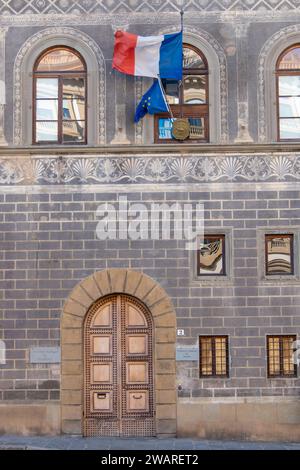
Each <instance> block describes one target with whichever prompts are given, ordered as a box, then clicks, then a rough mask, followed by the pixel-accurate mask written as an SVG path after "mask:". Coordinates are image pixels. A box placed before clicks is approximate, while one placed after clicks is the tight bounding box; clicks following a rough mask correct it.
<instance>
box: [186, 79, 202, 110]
mask: <svg viewBox="0 0 300 470" xmlns="http://www.w3.org/2000/svg"><path fill="white" fill-rule="evenodd" d="M206 80H207V77H206V76H204V75H185V76H184V77H183V100H184V103H185V104H205V103H206Z"/></svg>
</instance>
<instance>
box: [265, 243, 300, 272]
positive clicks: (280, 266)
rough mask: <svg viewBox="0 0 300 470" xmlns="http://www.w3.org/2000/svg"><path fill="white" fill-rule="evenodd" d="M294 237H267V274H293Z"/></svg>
mask: <svg viewBox="0 0 300 470" xmlns="http://www.w3.org/2000/svg"><path fill="white" fill-rule="evenodd" d="M292 257H293V235H266V274H267V275H271V274H293V259H292Z"/></svg>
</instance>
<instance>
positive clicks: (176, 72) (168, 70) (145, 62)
mask: <svg viewBox="0 0 300 470" xmlns="http://www.w3.org/2000/svg"><path fill="white" fill-rule="evenodd" d="M112 67H113V68H114V69H116V70H118V71H119V72H122V73H125V74H127V75H137V76H140V77H153V78H158V77H160V78H172V79H174V80H181V79H182V31H180V32H179V33H174V34H165V35H160V36H137V35H136V34H131V33H127V32H126V31H116V33H115V47H114V56H113V63H112Z"/></svg>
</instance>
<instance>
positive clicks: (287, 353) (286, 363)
mask: <svg viewBox="0 0 300 470" xmlns="http://www.w3.org/2000/svg"><path fill="white" fill-rule="evenodd" d="M293 341H294V338H292V337H283V338H282V358H283V368H282V369H283V373H284V374H287V375H290V374H293V372H294V358H293Z"/></svg>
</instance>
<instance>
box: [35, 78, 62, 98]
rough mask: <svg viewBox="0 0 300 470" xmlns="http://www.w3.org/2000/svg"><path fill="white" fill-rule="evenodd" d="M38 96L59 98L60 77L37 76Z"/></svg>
mask: <svg viewBox="0 0 300 470" xmlns="http://www.w3.org/2000/svg"><path fill="white" fill-rule="evenodd" d="M36 98H58V79H57V78H37V79H36Z"/></svg>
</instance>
